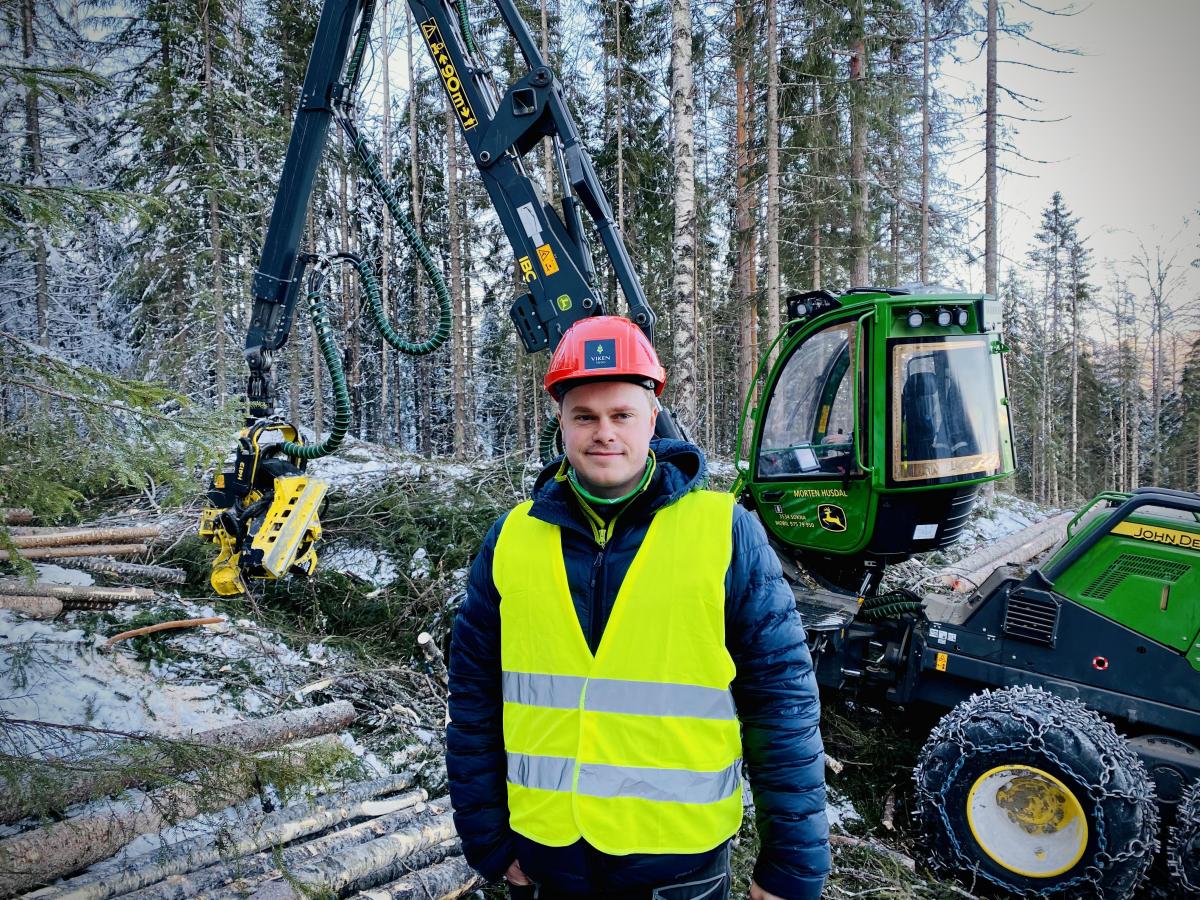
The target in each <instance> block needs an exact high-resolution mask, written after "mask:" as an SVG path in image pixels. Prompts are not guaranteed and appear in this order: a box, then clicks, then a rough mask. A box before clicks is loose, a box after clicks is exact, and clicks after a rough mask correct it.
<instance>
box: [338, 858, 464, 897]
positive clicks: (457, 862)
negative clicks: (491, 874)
mask: <svg viewBox="0 0 1200 900" xmlns="http://www.w3.org/2000/svg"><path fill="white" fill-rule="evenodd" d="M482 884H483V879H482V878H481V877H480V876H479V873H477V872H476V871H475V870H474V869H472V868H471V867H470V866H469V865H467V861H466V860H465V859H463V858H462V857H461V856H452V857H450V858H449V859H447V860H446V861H445V862H440V863H438V864H437V865H434V866H429V867H428V868H422V869H418V870H417V871H415V872H412V873H410V874H408V875H405V876H404V877H403V878H401V879H400V880H399V881H393V882H391V883H390V884H385V885H382V886H381V887H377V888H372V889H370V890H366V891H363V892H362V893H361V894H356V895H354V896H355V897H356V898H363V900H427V898H429V897H437V898H438V900H453V898H455V897H461V896H462V895H463V894H465V893H467V892H468V891H472V890H474V889H475V888H477V887H479V886H480V885H482Z"/></svg>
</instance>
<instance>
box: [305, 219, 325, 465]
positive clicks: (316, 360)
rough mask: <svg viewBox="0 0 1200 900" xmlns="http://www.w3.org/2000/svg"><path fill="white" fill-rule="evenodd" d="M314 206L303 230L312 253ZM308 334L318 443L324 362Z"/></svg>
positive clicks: (321, 428) (314, 245)
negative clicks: (306, 234) (305, 231)
mask: <svg viewBox="0 0 1200 900" xmlns="http://www.w3.org/2000/svg"><path fill="white" fill-rule="evenodd" d="M315 205H316V204H313V203H310V204H309V205H308V215H307V217H306V218H307V220H308V221H307V223H306V225H305V230H307V232H308V246H309V247H310V248H311V249H312V250H313V251H314V252H315V251H316V249H317V230H316V223H315V220H314V215H313V206H315ZM308 334H309V346H310V350H311V353H312V362H311V363H310V365H311V366H312V380H313V387H312V393H313V433H314V434H315V435H316V437H317V440H318V441H319V440H321V432H323V431H324V430H325V389H324V387H322V385H321V373H322V372H323V371H324V369H323V368H322V367H323V366H324V365H325V361H324V360H323V359H322V358H321V347H320V345H319V344H318V343H317V331H316V329H315V328H309V329H308Z"/></svg>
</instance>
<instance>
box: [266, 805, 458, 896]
mask: <svg viewBox="0 0 1200 900" xmlns="http://www.w3.org/2000/svg"><path fill="white" fill-rule="evenodd" d="M453 836H454V821H453V819H452V818H451V814H450V812H449V811H447V812H444V813H442V814H441V815H439V816H436V817H435V818H432V819H429V820H426V821H424V822H421V823H420V824H418V825H417V826H416V827H414V828H410V829H408V830H405V831H401V832H398V833H396V834H389V835H385V836H384V837H380V838H376V839H375V840H373V841H368V842H367V843H365V844H360V845H359V846H357V847H351V848H350V849H349V850H347V851H345V852H344V853H340V854H337V855H336V856H330V857H326V858H325V859H322V860H317V861H316V862H312V863H309V864H308V865H306V866H300V867H298V868H296V869H293V870H292V871H291V873H290V874H289V878H288V879H287V880H286V881H285V880H281V881H272V882H268V883H267V884H264V885H263V886H262V887H260V888H259V889H258V890H257V891H255V892H254V893H253V894H251V895H250V896H251V897H252V898H253V900H298V898H301V897H303V896H304V895H305V893H306V892H307V891H308V890H310V889H312V890H316V891H321V890H325V891H330V892H332V893H334V894H339V895H340V894H341V893H342V891H343V890H345V889H347V888H350V887H351V886H355V887H358V888H359V889H360V890H361V889H363V888H368V887H372V886H374V885H376V884H383V883H386V882H388V881H391V880H392V879H394V878H396V877H397V876H398V875H400V874H402V873H404V872H405V871H407V867H406V865H405V857H407V856H411V855H412V854H413V853H416V852H417V851H419V850H425V849H426V848H429V847H432V846H434V845H435V844H440V843H441V842H442V841H446V840H449V839H450V838H451V837H453Z"/></svg>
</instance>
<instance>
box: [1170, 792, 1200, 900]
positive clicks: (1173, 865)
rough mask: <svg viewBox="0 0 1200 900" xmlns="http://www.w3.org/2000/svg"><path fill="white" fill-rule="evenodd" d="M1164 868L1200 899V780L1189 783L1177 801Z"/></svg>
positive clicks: (1185, 888)
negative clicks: (1176, 810)
mask: <svg viewBox="0 0 1200 900" xmlns="http://www.w3.org/2000/svg"><path fill="white" fill-rule="evenodd" d="M1167 868H1168V869H1169V870H1170V872H1171V876H1172V877H1173V878H1174V879H1175V882H1176V883H1177V884H1178V885H1179V886H1180V887H1181V888H1183V889H1184V890H1185V891H1187V892H1188V893H1189V894H1191V895H1197V896H1200V781H1194V782H1192V784H1191V786H1190V787H1189V788H1188V789H1187V790H1186V791H1184V794H1183V799H1181V800H1180V801H1179V807H1178V812H1177V813H1176V821H1175V825H1174V827H1173V828H1172V829H1171V837H1170V839H1169V840H1168V842H1167Z"/></svg>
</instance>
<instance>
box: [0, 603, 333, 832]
mask: <svg viewBox="0 0 1200 900" xmlns="http://www.w3.org/2000/svg"><path fill="white" fill-rule="evenodd" d="M107 590H110V591H112V590H116V589H115V588H108V589H107ZM46 593H52V591H46ZM53 593H54V595H55V596H56V597H70V598H73V597H74V596H76V595H63V594H60V593H57V592H53ZM145 593H152V592H150V591H146V592H145ZM354 718H355V713H354V707H353V705H351V703H350V701H348V700H338V701H337V702H335V703H328V704H326V705H324V706H316V707H309V708H307V709H297V710H292V711H290V712H285V713H279V714H278V715H274V716H268V717H267V718H265V719H257V720H251V721H248V722H239V723H238V724H236V725H227V726H224V727H222V728H214V729H211V730H209V731H202V732H200V733H199V734H194V735H190V736H183V737H179V738H162V739H160V743H164V744H166V743H178V744H180V745H183V744H194V745H198V746H201V747H216V748H221V749H223V750H229V751H233V752H236V753H256V752H258V751H259V750H266V749H268V748H271V747H278V746H280V745H282V744H285V743H288V742H290V741H295V740H299V739H301V738H309V737H316V736H318V735H324V734H330V733H331V732H334V731H338V730H340V729H342V728H345V727H346V726H347V725H349V724H350V723H351V722H353V721H354ZM146 746H147V744H146V743H144V742H131V743H130V744H128V746H126V747H123V748H117V749H115V750H114V751H113V752H112V753H111V754H109V755H108V756H107V757H105V758H104V759H99V760H90V761H89V763H88V766H89V769H90V770H91V771H90V772H84V773H80V774H81V775H82V776H83V777H80V778H78V779H74V780H73V781H72V782H71V783H70V784H68V785H65V786H64V787H63V788H62V790H61V791H60V792H58V794H57V795H56V796H55V798H54V800H55V804H56V806H57V807H58V808H64V809H65V808H66V807H68V806H70V805H72V804H74V803H82V802H83V801H85V800H94V799H98V798H101V797H109V796H114V795H116V794H118V793H120V792H121V791H123V790H126V789H127V788H131V787H140V786H144V785H146V784H148V783H149V782H148V780H147V776H148V775H153V776H156V777H159V778H166V777H169V776H171V775H173V774H177V773H178V772H179V771H181V769H180V766H179V763H180V759H186V757H185V756H184V757H180V758H179V759H177V758H173V757H172V756H171V754H170V752H169V751H168V749H166V748H165V747H164V749H163V750H161V751H159V752H153V753H149V754H148V753H147V752H146V749H145V748H146ZM151 746H152V745H151ZM13 787H14V786H13V785H12V784H11V783H10V784H8V785H5V786H3V787H0V823H7V822H15V821H17V820H18V819H21V818H23V817H25V816H27V815H31V814H34V813H36V812H37V811H38V810H39V809H41V808H42V806H43V802H40V801H38V800H35V799H34V798H32V797H30V796H28V791H29V788H30V785H28V784H26V785H22V786H20V787H19V788H17V790H15V791H14V790H13Z"/></svg>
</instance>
